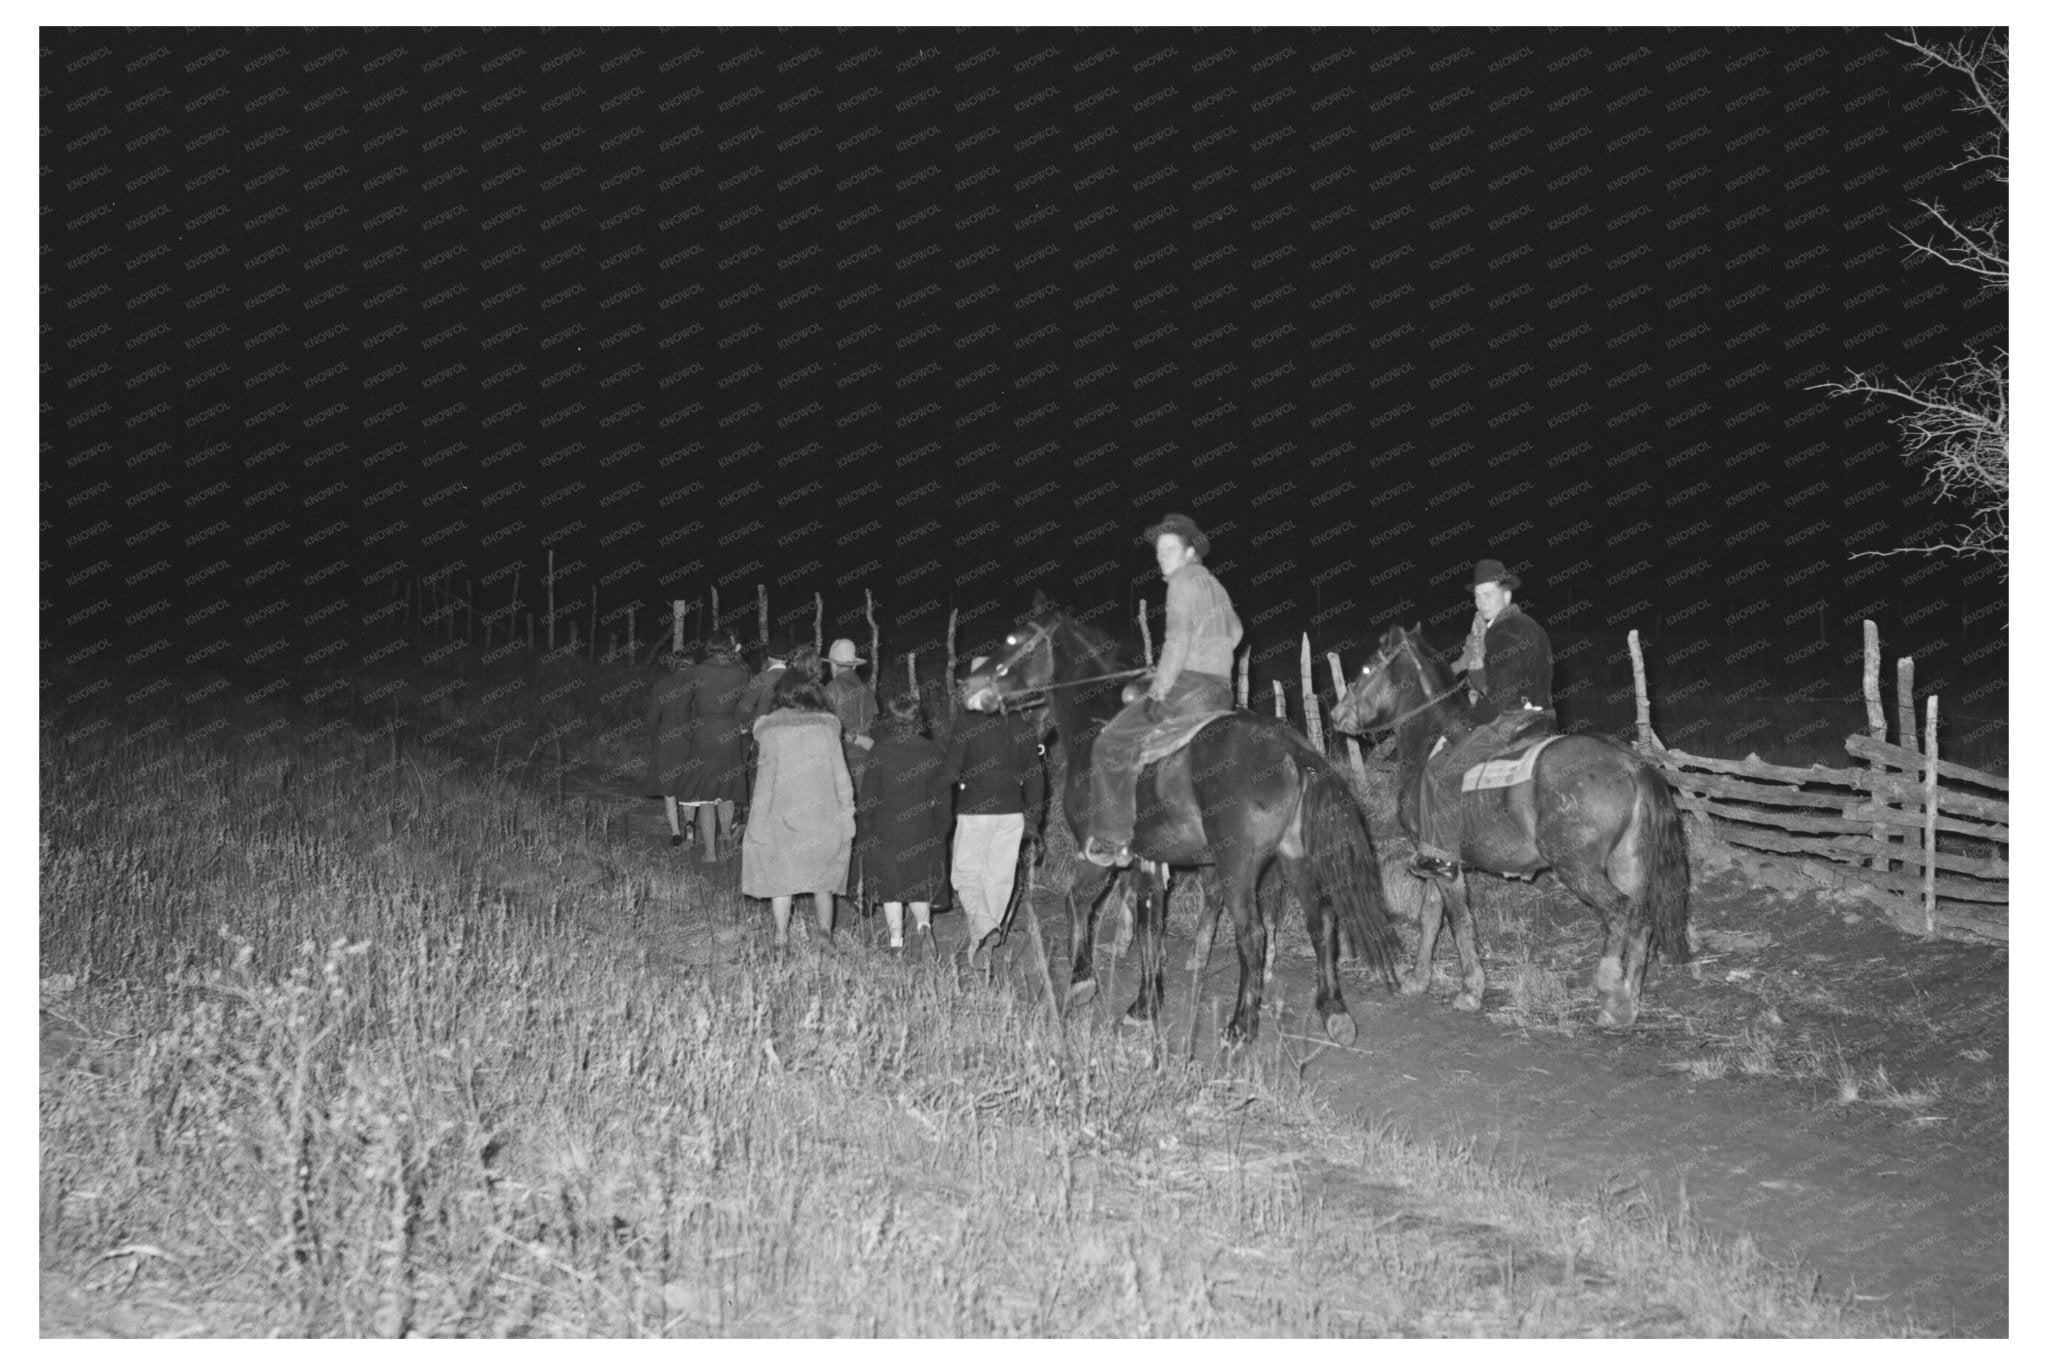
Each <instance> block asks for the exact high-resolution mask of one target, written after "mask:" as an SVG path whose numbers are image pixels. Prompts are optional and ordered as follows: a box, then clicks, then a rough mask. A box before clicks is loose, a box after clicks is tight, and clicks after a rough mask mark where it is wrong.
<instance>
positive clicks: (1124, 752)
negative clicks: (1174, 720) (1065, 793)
mask: <svg viewBox="0 0 2048 1365" xmlns="http://www.w3.org/2000/svg"><path fill="white" fill-rule="evenodd" d="M1151 728H1152V721H1151V717H1150V715H1149V714H1148V712H1147V710H1146V707H1145V704H1144V703H1143V702H1133V703H1131V704H1130V705H1129V706H1126V707H1125V708H1124V709H1123V710H1121V711H1119V712H1117V713H1116V715H1115V717H1114V718H1112V719H1111V721H1110V722H1109V724H1107V725H1105V726H1103V727H1102V733H1101V734H1099V735H1097V736H1096V737H1095V747H1094V748H1093V749H1092V750H1091V751H1090V753H1089V757H1088V796H1089V802H1088V838H1087V839H1086V840H1085V841H1084V842H1083V843H1082V853H1083V856H1085V857H1086V858H1087V859H1088V860H1089V861H1090V862H1093V863H1098V864H1102V865H1105V866H1106V865H1108V864H1109V863H1111V862H1114V861H1117V858H1116V856H1115V855H1116V853H1117V851H1118V850H1122V849H1124V848H1126V847H1127V846H1128V845H1129V844H1130V842H1131V832H1132V830H1133V829H1135V828H1136V827H1137V823H1138V750H1139V748H1141V747H1142V746H1143V745H1144V742H1145V735H1146V733H1147V732H1148V731H1150V730H1151Z"/></svg>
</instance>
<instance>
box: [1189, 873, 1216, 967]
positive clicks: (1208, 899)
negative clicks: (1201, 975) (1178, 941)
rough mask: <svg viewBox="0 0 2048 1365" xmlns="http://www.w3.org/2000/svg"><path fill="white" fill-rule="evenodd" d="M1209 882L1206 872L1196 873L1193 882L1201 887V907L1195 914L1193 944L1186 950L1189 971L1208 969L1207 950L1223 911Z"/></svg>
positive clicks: (1214, 942) (1212, 941)
mask: <svg viewBox="0 0 2048 1365" xmlns="http://www.w3.org/2000/svg"><path fill="white" fill-rule="evenodd" d="M1210 882H1211V878H1210V877H1209V875H1208V874H1207V873H1199V874H1197V875H1196V877H1195V880H1194V882H1193V885H1195V886H1197V887H1199V888H1201V892H1202V909H1201V912H1200V913H1199V914H1197V915H1196V916H1195V946H1194V947H1193V948H1191V949H1190V950H1189V951H1188V970H1189V971H1191V972H1200V971H1206V970H1208V967H1209V952H1210V950H1211V949H1213V948H1214V947H1215V946H1216V920H1217V917H1218V916H1219V915H1221V914H1222V913H1223V903H1222V902H1221V901H1220V900H1219V899H1218V898H1217V896H1216V888H1215V887H1214V886H1212V885H1211V884H1210Z"/></svg>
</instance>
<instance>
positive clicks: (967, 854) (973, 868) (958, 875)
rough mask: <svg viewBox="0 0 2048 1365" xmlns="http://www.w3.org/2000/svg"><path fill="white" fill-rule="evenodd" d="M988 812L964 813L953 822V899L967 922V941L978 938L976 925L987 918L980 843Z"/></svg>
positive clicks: (972, 941)
mask: <svg viewBox="0 0 2048 1365" xmlns="http://www.w3.org/2000/svg"><path fill="white" fill-rule="evenodd" d="M988 818H989V817H988V816H986V815H963V816H960V817H959V818H958V819H956V820H955V821H954V822H953V901H954V904H955V905H957V906H958V907H959V910H960V918H961V919H963V920H964V921H966V924H967V935H968V938H967V941H968V944H969V946H972V945H973V944H974V943H976V942H977V941H978V938H977V936H976V934H975V928H974V926H975V925H976V924H977V923H979V922H980V920H981V919H983V918H985V917H986V914H987V912H986V911H985V910H984V909H983V908H982V898H983V891H982V878H981V846H982V844H983V842H984V840H983V836H982V824H983V822H984V821H986V820H987V819H988Z"/></svg>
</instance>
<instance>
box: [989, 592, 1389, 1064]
mask: <svg viewBox="0 0 2048 1365" xmlns="http://www.w3.org/2000/svg"><path fill="white" fill-rule="evenodd" d="M1129 676H1130V675H1129V674H1128V673H1126V672H1124V671H1122V670H1121V668H1120V665H1119V663H1118V661H1117V659H1116V657H1115V649H1114V646H1113V645H1112V644H1111V643H1110V642H1109V641H1108V640H1107V639H1106V638H1104V637H1103V636H1102V635H1100V634H1098V633H1097V632H1095V631H1094V630H1092V629H1090V628H1089V627H1087V626H1086V625H1083V624H1082V623H1081V622H1079V621H1077V620H1075V619H1074V618H1073V617H1072V616H1070V615H1068V614H1067V613H1065V612H1063V611H1061V610H1060V609H1059V608H1057V607H1054V606H1052V605H1051V604H1050V603H1048V602H1046V601H1045V600H1044V598H1043V597H1042V596H1041V597H1040V599H1039V601H1038V604H1037V606H1036V608H1035V609H1034V614H1033V615H1032V616H1031V617H1030V618H1029V619H1027V620H1026V621H1025V622H1024V623H1023V624H1022V625H1020V626H1019V627H1018V628H1017V629H1016V630H1015V631H1013V632H1011V634H1010V635H1009V637H1008V639H1006V640H1005V641H1004V644H1003V648H1002V650H1001V652H1000V653H998V654H997V655H995V656H994V657H993V658H992V659H991V660H990V661H989V662H988V663H987V664H985V665H983V666H982V668H981V669H979V670H978V671H977V672H976V673H975V674H974V675H973V677H972V678H970V680H969V684H968V686H969V692H970V698H969V699H970V701H971V702H973V703H974V704H978V705H990V704H993V705H1000V706H1016V705H1020V704H1029V703H1030V702H1032V701H1034V700H1035V699H1037V698H1039V697H1043V698H1044V699H1045V701H1046V704H1047V705H1048V706H1049V707H1050V709H1051V711H1052V717H1053V726H1054V729H1055V730H1056V731H1057V732H1058V735H1059V740H1060V743H1061V745H1062V747H1064V749H1065V750H1066V760H1067V776H1066V786H1065V790H1064V792H1063V794H1062V806H1063V808H1064V809H1065V811H1066V818H1067V827H1068V828H1069V829H1071V830H1072V831H1073V833H1074V839H1075V842H1076V844H1079V843H1080V842H1081V840H1082V839H1083V837H1084V835H1085V832H1086V831H1085V822H1084V820H1083V812H1084V810H1085V807H1086V802H1087V800H1088V763H1089V758H1090V755H1091V751H1092V749H1093V747H1094V743H1095V737H1096V735H1097V734H1099V733H1100V732H1101V729H1102V726H1103V725H1104V723H1106V722H1107V721H1108V720H1109V719H1110V717H1112V716H1114V715H1115V714H1116V713H1117V710H1118V708H1119V707H1120V706H1121V704H1122V702H1121V692H1122V682H1123V680H1124V679H1125V678H1127V677H1129ZM1131 848H1132V851H1133V853H1134V854H1135V855H1136V856H1137V858H1138V859H1139V860H1140V861H1139V866H1138V869H1137V873H1138V875H1140V876H1142V877H1143V878H1144V880H1145V886H1144V887H1143V889H1142V894H1141V895H1140V896H1139V898H1138V935H1137V936H1138V945H1139V962H1140V970H1139V983H1138V998H1137V1001H1136V1002H1135V1003H1134V1004H1133V1005H1132V1006H1131V1008H1130V1016H1131V1017H1132V1018H1134V1019H1151V1018H1154V1017H1156V1016H1157V1014H1158V1012H1159V1009H1160V1006H1161V1004H1162V1002H1163V1000H1164V998H1165V992H1166V970H1165V960H1166V941H1165V938H1166V905H1165V895H1164V887H1163V885H1162V879H1161V877H1160V870H1161V869H1162V868H1165V867H1214V868H1215V870H1216V873H1217V876H1218V879H1219V880H1220V882H1221V884H1222V890H1223V900H1224V903H1225V904H1226V905H1228V906H1229V909H1230V914H1231V920H1232V922H1233V923H1234V925H1235V926H1236V929H1237V967H1238V976H1237V1007H1236V1009H1235V1010H1233V1011H1232V1012H1231V1015H1230V1022H1229V1023H1227V1024H1225V1025H1224V1027H1223V1038H1222V1041H1223V1043H1224V1045H1225V1046H1227V1047H1229V1046H1236V1045H1238V1044H1241V1043H1248V1042H1250V1041H1251V1040H1252V1039H1254V1038H1256V1037H1257V1036H1258V1029H1259V1005H1260V997H1261V995H1262V993H1263V988H1264V984H1265V969H1266V954H1267V951H1268V945H1267V933H1266V924H1265V920H1264V917H1263V916H1262V915H1261V914H1260V912H1259V908H1258V883H1259V878H1260V876H1261V874H1263V873H1264V872H1265V870H1266V869H1267V868H1268V867H1269V866H1271V865H1272V863H1273V861H1274V859H1275V858H1276V857H1277V858H1278V859H1279V861H1280V863H1281V865H1282V867H1283V868H1284V869H1285V871H1286V875H1287V880H1288V883H1289V885H1290V886H1292V887H1293V889H1294V893H1295V895H1296V897H1297V898H1298V899H1299V900H1300V901H1301V904H1302V909H1303V912H1304V914H1305V915H1306V917H1307V921H1308V936H1309V941H1310V942H1311V943H1313V944H1314V945H1315V951H1316V1001H1315V1005H1316V1013H1317V1015H1318V1016H1320V1017H1321V1019H1322V1023H1323V1029H1324V1031H1325V1032H1326V1033H1327V1034H1328V1035H1329V1036H1330V1037H1331V1038H1332V1039H1334V1040H1336V1041H1337V1042H1340V1043H1349V1042H1351V1041H1352V1039H1353V1038H1355V1037H1356V1036H1357V1027H1356V1026H1355V1025H1354V1024H1353V1023H1352V1022H1351V1015H1350V1012H1349V1011H1348V1010H1347V1009H1346V1008H1345V1006H1344V992H1343V989H1342V987H1341V986H1340V985H1339V983H1338V979H1337V925H1338V918H1339V917H1340V916H1341V917H1342V919H1343V921H1344V926H1345V930H1346V932H1347V934H1348V935H1349V937H1350V939H1351V942H1352V947H1353V949H1354V951H1355V952H1356V953H1357V954H1358V955H1359V956H1361V957H1363V958H1364V959H1365V960H1366V961H1367V962H1369V963H1370V964H1371V965H1372V966H1373V967H1374V968H1375V969H1376V970H1377V971H1378V973H1379V974H1380V975H1381V976H1382V977H1383V978H1384V979H1385V980H1386V981H1387V982H1388V984H1389V985H1390V986H1391V985H1392V984H1393V980H1394V975H1393V973H1394V959H1395V956H1396V955H1397V953H1398V951H1399V940H1398V938H1397V937H1396V935H1395V932H1394V927H1393V924H1392V922H1391V921H1390V920H1389V919H1388V917H1387V907H1386V900H1385V895H1384V892H1383V891H1382V889H1381V885H1380V873H1379V863H1378V860H1377V859H1376V858H1375V857H1374V855H1373V847H1372V836H1371V834H1370V832H1369V831H1368V830H1367V828H1366V821H1365V812H1364V811H1363V810H1362V809H1361V808H1360V807H1359V805H1358V802H1357V800H1356V799H1355V798H1354V797H1353V796H1352V794H1351V792H1350V789H1349V788H1347V787H1346V786H1345V785H1344V779H1343V778H1342V777H1341V776H1340V775H1339V774H1338V772H1337V770H1336V769H1335V768H1333V767H1331V766H1330V764H1329V762H1328V761H1327V760H1325V759H1324V758H1323V756H1322V755H1321V754H1318V753H1317V752H1315V750H1313V749H1311V748H1310V747H1309V746H1308V743H1307V741H1305V740H1304V739H1302V738H1301V736H1300V735H1298V734H1296V733H1295V732H1294V731H1293V730H1292V729H1290V728H1289V727H1288V726H1286V725H1285V724H1283V723H1281V722H1279V721H1276V720H1269V719H1267V718H1265V717H1262V716H1254V715H1252V714H1250V713H1248V712H1244V711H1233V712H1231V713H1229V714H1228V715H1227V716H1225V717H1224V718H1223V719H1221V720H1218V721H1216V722H1215V723H1213V724H1211V725H1209V726H1208V727H1207V728H1205V729H1203V730H1202V731H1201V732H1200V733H1199V734H1197V735H1196V736H1195V738H1194V740H1193V742H1192V743H1190V744H1188V745H1187V746H1186V747H1184V748H1182V749H1180V750H1179V751H1177V752H1175V753H1173V754H1171V755H1169V756H1167V757H1166V758H1164V759H1161V760H1160V761H1159V762H1157V763H1155V764H1153V765H1152V766H1151V767H1149V768H1147V769H1146V770H1145V772H1144V773H1143V775H1142V776H1141V778H1140V780H1139V784H1138V824H1137V833H1136V838H1134V839H1133V840H1132V843H1131ZM1076 864H1077V866H1076V871H1075V874H1074V881H1073V884H1072V886H1071V887H1070V889H1069V892H1068V895H1069V902H1070V906H1071V908H1072V911H1073V914H1072V925H1073V974H1072V977H1071V979H1070V982H1069V985H1068V989H1067V1001H1068V1004H1069V1005H1070V1006H1072V1005H1079V1004H1083V1003H1085V1002H1087V1001H1088V1000H1089V999H1091V998H1093V996H1094V994H1095V967H1094V949H1095V916H1096V912H1097V908H1098V905H1099V903H1100V901H1101V900H1102V898H1103V892H1104V891H1105V890H1107V889H1108V887H1109V884H1110V881H1111V879H1112V878H1113V877H1114V876H1115V875H1117V873H1116V869H1113V868H1104V867H1097V866H1095V865H1094V864H1092V863H1089V862H1086V861H1084V860H1079V859H1077V860H1076ZM1204 937H1206V936H1204ZM1189 1007H1190V1008H1193V1002H1190V1005H1189Z"/></svg>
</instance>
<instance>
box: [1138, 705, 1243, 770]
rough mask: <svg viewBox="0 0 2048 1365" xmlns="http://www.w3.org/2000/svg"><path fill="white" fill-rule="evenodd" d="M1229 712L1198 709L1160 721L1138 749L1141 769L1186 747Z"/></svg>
mask: <svg viewBox="0 0 2048 1365" xmlns="http://www.w3.org/2000/svg"><path fill="white" fill-rule="evenodd" d="M1229 714H1231V713H1230V712H1229V711H1198V712H1196V713H1195V714H1193V715H1191V716H1176V717H1174V718H1173V719H1171V720H1163V721H1160V722H1159V723H1158V724H1157V725H1154V726H1153V727H1152V731H1151V733H1150V734H1148V735H1146V736H1145V742H1144V744H1143V745H1141V746H1140V747H1139V749H1138V768H1139V770H1140V771H1143V770H1144V769H1146V768H1149V767H1151V766H1152V765H1153V764H1154V763H1157V762H1158V761H1159V760H1160V759H1162V758H1165V757H1166V756H1167V755H1169V754H1173V753H1178V752H1179V751H1180V750H1182V749H1185V748H1186V747H1187V746H1188V745H1189V744H1191V743H1193V742H1194V738H1195V736H1196V735H1198V734H1200V733H1201V732H1202V731H1203V730H1204V729H1206V728H1207V727H1209V726H1210V725H1213V724H1215V723H1216V722H1217V721H1219V720H1222V719H1223V718H1224V717H1225V716H1227V715H1229Z"/></svg>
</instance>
